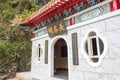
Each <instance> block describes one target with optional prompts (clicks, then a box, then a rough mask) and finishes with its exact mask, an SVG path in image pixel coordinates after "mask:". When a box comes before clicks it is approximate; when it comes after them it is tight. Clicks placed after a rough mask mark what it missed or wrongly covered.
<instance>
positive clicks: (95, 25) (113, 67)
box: [31, 11, 120, 80]
mask: <svg viewBox="0 0 120 80" xmlns="http://www.w3.org/2000/svg"><path fill="white" fill-rule="evenodd" d="M117 13H118V11H117ZM113 14H114V13H112V14H106V16H105V15H103V16H100V17H98V18H96V19H93V20H89V21H86V22H83V23H81V24H75V25H73V26H69V27H68V34H67V35H61V37H64V38H65V39H66V40H67V43H68V48H69V52H68V61H69V62H68V65H69V66H68V67H69V80H119V79H120V13H119V14H114V16H111V17H108V16H110V15H113ZM82 24H83V25H82ZM72 27H75V28H72ZM90 29H94V30H96V31H97V32H98V33H99V34H100V35H101V36H103V37H104V39H105V40H106V44H107V46H108V50H107V53H106V55H105V57H104V58H103V61H102V63H101V64H100V66H98V67H92V66H91V65H89V63H88V62H87V59H86V58H85V57H84V55H83V54H84V53H82V51H81V44H82V41H83V39H84V37H85V35H86V33H87V32H88V31H89V30H90ZM72 33H77V37H78V54H79V65H78V66H74V65H73V56H72V39H71V34H72ZM45 40H48V43H49V44H48V46H50V45H51V44H52V41H53V38H49V37H48V35H45V36H41V37H39V38H36V39H33V40H32V42H33V44H32V66H31V72H32V73H34V74H37V75H39V76H38V78H40V79H41V80H52V79H50V78H49V77H46V76H50V75H51V73H50V71H51V70H50V69H51V68H50V66H51V62H50V61H51V58H52V57H51V48H48V49H49V52H48V64H44V55H45V49H44V48H45ZM38 44H41V47H42V52H43V53H42V56H41V58H40V61H37V59H36V57H35V55H36V47H37V45H38Z"/></svg>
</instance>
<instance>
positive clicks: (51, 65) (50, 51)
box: [49, 36, 70, 78]
mask: <svg viewBox="0 0 120 80" xmlns="http://www.w3.org/2000/svg"><path fill="white" fill-rule="evenodd" d="M61 38H62V39H64V40H65V42H66V44H67V50H68V51H67V52H68V53H69V43H68V40H67V39H66V38H65V37H63V36H56V37H54V38H53V39H52V40H51V41H50V47H49V63H50V64H49V70H50V77H53V76H54V45H55V43H56V42H57V41H58V40H59V39H61ZM68 53H67V54H68ZM69 56H70V54H68V78H69V75H70V60H69Z"/></svg>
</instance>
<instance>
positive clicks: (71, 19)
mask: <svg viewBox="0 0 120 80" xmlns="http://www.w3.org/2000/svg"><path fill="white" fill-rule="evenodd" d="M74 22H75V21H74V17H72V18H70V25H73V24H74Z"/></svg>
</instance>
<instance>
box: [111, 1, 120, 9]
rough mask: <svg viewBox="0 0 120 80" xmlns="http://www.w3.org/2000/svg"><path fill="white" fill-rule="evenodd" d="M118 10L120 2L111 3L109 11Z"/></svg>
mask: <svg viewBox="0 0 120 80" xmlns="http://www.w3.org/2000/svg"><path fill="white" fill-rule="evenodd" d="M118 9H120V0H113V1H112V2H111V10H112V11H115V10H118Z"/></svg>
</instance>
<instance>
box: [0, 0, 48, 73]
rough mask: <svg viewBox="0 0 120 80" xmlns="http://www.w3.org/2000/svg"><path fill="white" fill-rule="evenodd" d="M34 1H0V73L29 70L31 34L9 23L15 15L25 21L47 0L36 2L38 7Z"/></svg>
mask: <svg viewBox="0 0 120 80" xmlns="http://www.w3.org/2000/svg"><path fill="white" fill-rule="evenodd" d="M36 1H37V0H0V72H13V71H15V72H16V71H26V70H30V65H29V63H30V62H31V35H32V33H31V32H28V31H25V30H23V29H21V28H19V27H13V26H11V23H10V21H11V20H12V19H13V18H15V16H16V15H20V16H22V18H23V19H26V18H27V17H28V16H30V15H31V14H32V12H34V11H36V10H37V9H39V7H40V5H43V4H42V3H44V4H45V3H47V2H48V1H49V0H38V1H39V5H36ZM14 66H16V69H13V67H14ZM11 69H13V71H12V70H11Z"/></svg>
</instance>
